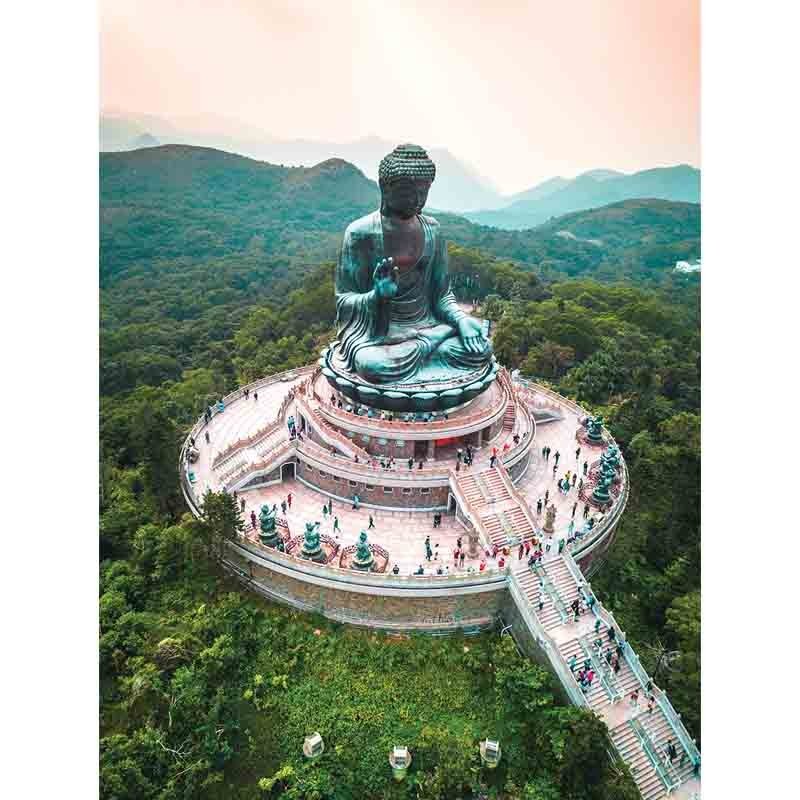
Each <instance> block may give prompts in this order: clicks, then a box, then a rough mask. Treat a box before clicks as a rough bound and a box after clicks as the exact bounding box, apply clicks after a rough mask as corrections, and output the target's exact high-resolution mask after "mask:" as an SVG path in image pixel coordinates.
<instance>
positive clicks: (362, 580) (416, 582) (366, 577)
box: [228, 539, 508, 590]
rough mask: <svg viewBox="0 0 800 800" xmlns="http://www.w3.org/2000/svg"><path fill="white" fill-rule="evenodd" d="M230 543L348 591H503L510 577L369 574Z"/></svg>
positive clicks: (496, 572) (492, 573)
mask: <svg viewBox="0 0 800 800" xmlns="http://www.w3.org/2000/svg"><path fill="white" fill-rule="evenodd" d="M228 546H229V547H232V548H234V549H238V550H239V551H243V554H245V555H246V556H254V557H255V558H256V559H260V560H262V561H264V562H266V563H267V566H270V565H274V566H279V567H284V568H285V569H290V570H292V571H294V572H299V573H302V574H301V575H299V576H298V579H300V580H304V579H305V578H307V577H308V576H311V577H315V578H319V579H324V580H326V581H330V582H334V583H341V584H342V589H345V590H352V588H353V587H354V586H358V585H363V586H371V587H379V588H381V589H387V588H402V589H419V590H425V589H428V590H430V589H437V588H442V589H444V590H450V589H453V588H458V587H460V586H464V587H474V586H481V585H489V586H494V588H497V589H498V590H499V589H502V588H503V587H505V585H506V582H507V578H508V568H507V567H506V568H503V569H487V570H484V572H477V571H476V572H474V573H469V572H464V573H458V574H452V573H451V574H449V575H394V574H392V572H391V571H389V572H386V573H365V572H362V571H361V570H354V569H347V568H344V567H336V566H332V565H330V564H328V565H327V566H321V565H318V564H315V563H314V562H313V561H309V560H308V559H305V558H301V557H299V556H293V555H291V554H288V553H281V552H280V551H279V550H275V549H274V548H266V547H262V546H258V545H254V543H253V542H251V541H250V540H247V539H244V540H240V541H238V542H228ZM256 563H257V562H256Z"/></svg>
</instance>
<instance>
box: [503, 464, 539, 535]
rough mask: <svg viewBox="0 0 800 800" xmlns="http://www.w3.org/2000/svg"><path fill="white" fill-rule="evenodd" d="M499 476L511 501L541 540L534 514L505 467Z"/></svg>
mask: <svg viewBox="0 0 800 800" xmlns="http://www.w3.org/2000/svg"><path fill="white" fill-rule="evenodd" d="M497 474H498V477H499V478H500V480H501V481H503V485H504V486H505V487H506V491H507V492H508V493H509V494H510V495H511V499H512V500H513V501H514V502H515V503H516V504H517V505H518V506H519V508H520V510H521V511H522V513H523V514H524V515H525V519H527V520H528V524H529V525H530V526H531V530H532V531H533V532H534V533H535V534H536V536H537V537H539V538H541V530H540V528H539V525H538V524H537V522H536V520H535V519H534V516H533V514H532V513H531V510H530V507H529V506H528V501H527V500H526V499H525V498H524V497H523V496H522V494H521V493H520V492H519V491H518V490H517V487H516V486H514V482H513V481H512V480H511V476H510V475H509V474H508V472H507V471H506V469H505V468H504V467H501V468H500V469H498V470H497ZM512 544H514V543H512Z"/></svg>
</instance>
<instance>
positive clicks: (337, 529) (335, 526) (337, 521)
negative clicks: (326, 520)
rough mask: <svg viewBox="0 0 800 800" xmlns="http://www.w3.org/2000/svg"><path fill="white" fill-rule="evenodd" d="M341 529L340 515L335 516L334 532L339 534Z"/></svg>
mask: <svg viewBox="0 0 800 800" xmlns="http://www.w3.org/2000/svg"><path fill="white" fill-rule="evenodd" d="M339 530H340V529H339V517H334V518H333V532H334V533H335V534H337V535H338V534H339Z"/></svg>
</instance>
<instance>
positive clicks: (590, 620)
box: [511, 555, 700, 800]
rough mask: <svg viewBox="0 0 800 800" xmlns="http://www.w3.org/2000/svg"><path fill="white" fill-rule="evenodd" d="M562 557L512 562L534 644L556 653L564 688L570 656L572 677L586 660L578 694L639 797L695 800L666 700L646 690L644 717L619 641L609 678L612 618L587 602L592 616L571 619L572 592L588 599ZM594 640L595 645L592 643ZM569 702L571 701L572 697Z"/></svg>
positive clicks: (638, 674)
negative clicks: (588, 682)
mask: <svg viewBox="0 0 800 800" xmlns="http://www.w3.org/2000/svg"><path fill="white" fill-rule="evenodd" d="M568 558H570V557H568V556H565V555H555V556H550V557H549V558H547V559H546V560H544V561H543V562H542V563H540V564H537V565H536V566H535V567H534V569H533V570H531V569H530V568H529V567H528V566H527V562H524V561H520V562H518V563H517V562H515V563H514V565H513V567H512V577H511V580H512V581H513V582H514V583H515V584H516V586H517V587H518V589H519V590H520V591H521V594H522V595H524V598H525V601H526V604H527V606H528V609H527V611H528V613H529V614H530V613H532V614H533V615H534V617H535V620H536V621H538V624H539V625H540V626H541V627H540V634H539V639H540V640H541V641H546V640H547V641H549V642H550V649H551V651H552V652H555V653H557V658H556V662H554V663H556V665H557V667H558V669H557V674H559V673H560V675H559V677H560V679H561V681H562V683H564V685H565V689H567V690H569V689H570V688H572V689H573V690H574V683H573V682H572V681H571V680H570V679H569V676H568V674H566V673H568V672H569V663H570V661H571V660H572V658H573V656H574V657H575V668H574V672H573V675H574V676H577V673H578V671H579V670H580V669H581V668H583V667H584V663H585V662H586V661H588V662H589V664H590V666H591V668H592V669H593V670H594V673H595V676H594V679H593V681H592V686H591V688H590V689H588V690H585V691H584V693H583V697H584V699H585V702H586V704H587V705H588V707H589V708H590V709H592V710H593V711H594V712H595V713H597V714H599V715H600V716H602V717H603V718H604V719H605V720H606V722H607V723H608V724H609V728H610V735H611V741H612V742H613V744H614V746H615V747H616V749H617V751H618V752H619V754H620V756H621V757H622V759H623V760H624V761H625V762H626V764H627V765H628V766H629V768H630V770H631V774H632V775H633V778H634V780H635V782H636V785H637V787H638V788H639V791H640V792H641V795H642V797H643V798H644V800H660V798H663V797H666V796H667V795H668V794H669V795H671V796H674V797H680V798H686V797H689V796H690V795H689V793H690V792H692V793H693V794H691V796H692V797H694V796H697V797H699V796H700V794H699V792H700V781H699V774H698V775H697V776H695V765H694V763H693V761H692V756H691V753H692V752H693V753H694V754H695V757H696V758H697V759H699V752H698V751H697V748H696V746H694V744H693V743H692V742H691V740H690V737H689V735H688V733H687V732H686V729H685V728H684V727H683V725H682V723H681V722H680V719H679V717H678V716H677V715H676V714H675V711H674V709H672V706H671V705H670V704H669V701H668V700H667V698H666V695H664V694H663V693H662V692H661V690H660V689H658V688H657V687H652V692H653V694H654V697H655V699H656V702H655V704H654V706H653V711H652V713H650V712H648V710H647V707H648V694H647V692H646V691H645V686H646V685H647V683H648V682H649V678H648V676H647V673H646V672H645V671H644V670H643V669H642V667H641V665H640V664H639V661H638V657H637V656H636V654H635V653H634V652H633V650H632V649H631V647H630V645H629V644H628V643H627V642H623V649H622V656H621V658H620V659H619V664H620V669H619V671H618V672H616V673H615V672H614V670H613V668H612V667H611V665H610V664H609V661H608V659H607V657H606V656H607V655H608V654H609V653H611V654H612V655H615V654H616V653H617V649H616V648H617V644H618V641H619V639H620V637H621V631H620V629H619V628H618V627H617V626H616V623H615V622H614V619H613V617H612V616H609V615H608V614H607V612H606V611H605V610H604V609H603V608H602V605H601V604H600V603H599V602H598V601H595V607H594V611H589V610H586V611H584V613H583V614H582V615H580V617H579V618H578V621H577V622H575V621H574V615H573V613H572V610H571V609H570V604H571V603H572V601H573V600H574V599H575V598H576V597H578V596H579V595H580V596H582V598H585V597H586V596H588V593H589V592H590V589H589V588H588V586H587V585H586V583H585V581H584V580H583V576H582V575H581V573H580V570H579V568H578V567H577V565H576V564H575V563H574V561H572V560H571V558H570V561H569V562H568V560H567V559H568ZM543 592H544V596H545V598H546V600H545V603H544V606H543V608H542V610H541V611H540V610H539V598H540V597H541V596H542V593H543ZM517 602H519V595H517ZM598 620H599V625H598V624H597V621H598ZM611 626H614V631H615V636H614V639H610V638H609V635H608V631H609V628H610V627H611ZM597 640H599V647H598V646H597V645H596V644H595V642H596V641H597ZM565 667H566V673H565V670H564V668H565ZM567 683H569V684H570V686H569V687H568V686H567ZM636 689H638V690H639V701H638V706H633V705H631V703H630V696H631V694H632V693H633V691H634V690H636ZM578 697H580V695H578ZM573 702H578V700H577V699H573ZM670 741H671V742H672V744H673V745H674V747H675V749H676V751H677V757H676V758H675V760H674V762H673V763H672V764H670V762H669V758H668V757H667V755H666V749H667V744H668V742H670ZM684 743H685V744H686V747H684ZM687 748H688V749H687ZM698 763H699V761H698ZM684 787H685V788H684Z"/></svg>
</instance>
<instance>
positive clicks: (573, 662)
mask: <svg viewBox="0 0 800 800" xmlns="http://www.w3.org/2000/svg"><path fill="white" fill-rule="evenodd" d="M577 663H578V656H576V655H575V653H573V654H572V658H571V659H570V660H569V671H570V672H572V673H573V674H574V673H575V666H576V664H577Z"/></svg>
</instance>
